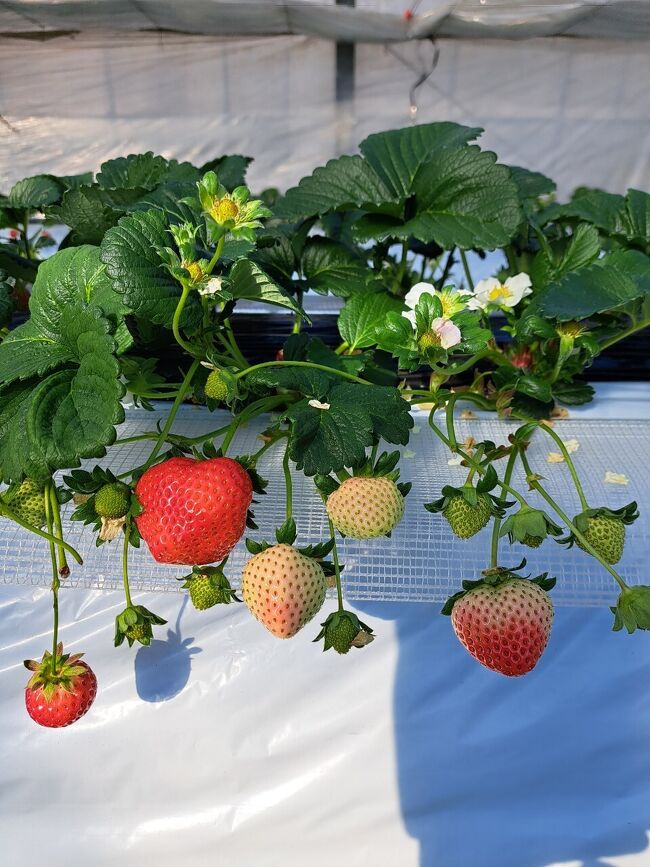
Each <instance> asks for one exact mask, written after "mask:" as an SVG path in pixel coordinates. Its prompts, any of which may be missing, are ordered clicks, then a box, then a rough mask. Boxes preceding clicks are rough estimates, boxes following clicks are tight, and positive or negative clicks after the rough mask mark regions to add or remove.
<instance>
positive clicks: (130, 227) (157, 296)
mask: <svg viewBox="0 0 650 867" xmlns="http://www.w3.org/2000/svg"><path fill="white" fill-rule="evenodd" d="M171 240H172V239H171V235H170V234H169V232H168V231H167V221H166V218H165V214H163V213H162V212H161V211H158V210H151V211H144V212H138V213H133V214H130V215H129V216H127V217H122V219H121V220H120V221H119V223H118V224H117V226H115V227H114V228H112V229H109V230H108V232H107V233H106V235H105V237H104V240H103V241H102V246H101V260H102V262H104V264H105V265H106V273H107V274H108V276H109V278H110V280H111V282H112V285H113V289H114V290H115V292H118V293H120V294H121V295H122V296H123V298H124V303H125V304H126V305H127V306H128V307H130V308H131V310H132V311H133V312H134V313H135V314H136V315H137V316H139V317H141V318H142V319H148V320H150V321H151V322H153V323H154V324H156V325H165V326H167V327H170V326H171V323H172V319H173V317H174V311H175V310H176V305H177V304H178V299H179V298H180V295H181V287H180V285H179V284H178V283H177V282H176V281H175V280H174V278H173V277H172V276H171V274H170V273H169V271H168V270H167V268H166V267H165V266H164V265H163V262H162V259H161V258H160V255H159V251H162V250H163V249H164V248H165V247H169V246H170V244H171ZM198 316H199V304H198V301H197V300H196V298H195V297H194V296H193V295H191V296H190V298H189V299H188V303H187V305H186V308H185V311H184V316H183V320H182V321H183V322H184V323H186V324H187V323H193V322H194V321H196V319H197V317H198Z"/></svg>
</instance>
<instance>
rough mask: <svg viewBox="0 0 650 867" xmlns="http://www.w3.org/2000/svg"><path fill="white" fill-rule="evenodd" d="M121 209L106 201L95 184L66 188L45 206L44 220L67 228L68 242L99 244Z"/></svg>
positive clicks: (115, 222)
mask: <svg viewBox="0 0 650 867" xmlns="http://www.w3.org/2000/svg"><path fill="white" fill-rule="evenodd" d="M122 213H123V211H122V209H121V208H116V207H114V205H113V204H110V203H109V201H108V199H107V196H106V193H105V192H104V190H102V189H101V188H100V187H99V186H89V187H77V188H75V189H70V190H66V192H65V193H64V195H63V199H62V201H61V202H60V203H59V204H55V205H51V206H50V207H48V208H47V210H46V216H47V218H48V220H51V221H55V222H57V223H63V224H64V225H66V226H68V227H69V229H70V235H69V242H68V246H71V245H74V246H76V245H78V244H101V242H102V238H103V237H104V235H105V234H106V232H107V231H108V230H109V229H110V228H112V227H113V226H115V225H116V224H117V221H118V220H119V219H120V217H121V216H122Z"/></svg>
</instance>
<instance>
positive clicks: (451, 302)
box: [402, 283, 468, 328]
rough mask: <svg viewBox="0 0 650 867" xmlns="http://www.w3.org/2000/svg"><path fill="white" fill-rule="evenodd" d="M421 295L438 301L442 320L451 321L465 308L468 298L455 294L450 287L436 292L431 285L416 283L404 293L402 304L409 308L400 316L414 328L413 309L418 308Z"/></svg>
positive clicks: (461, 293) (463, 294)
mask: <svg viewBox="0 0 650 867" xmlns="http://www.w3.org/2000/svg"><path fill="white" fill-rule="evenodd" d="M423 295H431V296H433V297H434V298H437V299H438V301H440V308H441V311H442V316H443V318H444V319H451V317H452V316H453V315H454V313H460V311H461V310H463V309H464V308H465V307H466V306H467V298H468V296H467V295H466V294H465V293H464V292H457V291H456V290H455V289H453V288H452V287H451V286H445V288H444V289H442V290H441V291H438V290H437V289H436V288H435V286H433V285H432V284H431V283H416V284H415V286H412V287H411V288H410V289H409V291H408V292H407V293H406V297H405V298H404V303H405V304H406V306H407V307H408V308H409V309H408V310H405V311H404V312H403V313H402V316H403V317H404V318H405V319H408V321H409V322H410V323H411V325H412V326H413V327H414V328H415V308H416V307H417V306H418V304H419V302H420V299H421V298H422V296H423Z"/></svg>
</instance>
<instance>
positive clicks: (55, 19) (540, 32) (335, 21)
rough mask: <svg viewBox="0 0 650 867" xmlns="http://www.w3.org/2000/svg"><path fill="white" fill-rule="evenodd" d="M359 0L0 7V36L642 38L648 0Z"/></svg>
mask: <svg viewBox="0 0 650 867" xmlns="http://www.w3.org/2000/svg"><path fill="white" fill-rule="evenodd" d="M397 5H398V4H396V3H394V2H390V0H361V2H358V3H356V4H355V3H354V2H352V3H341V4H336V3H335V2H334V0H330V2H322V0H321V2H316V0H291V2H283V0H235V2H233V0H230V2H223V0H183V2H182V3H179V2H178V0H101V2H96V0H69V2H61V0H58V2H55V3H53V2H48V0H42V2H38V0H4V2H3V3H2V5H1V6H0V33H13V34H25V35H27V34H30V35H36V36H43V37H46V36H47V35H48V34H50V33H56V34H59V33H69V32H79V31H81V32H83V31H92V30H95V31H97V30H145V31H147V30H163V31H167V32H170V31H172V32H174V31H175V32H180V33H202V34H215V35H218V36H242V35H247V36H253V35H274V36H278V35H286V34H296V35H308V36H317V37H320V38H324V39H336V40H339V41H343V42H357V41H359V42H388V41H403V40H405V39H422V38H428V37H431V36H442V37H462V38H471V37H479V38H495V37H496V38H502V39H504V38H505V39H521V38H529V37H532V36H572V37H602V36H605V37H609V38H628V39H643V38H647V37H648V36H650V16H649V15H648V8H649V7H648V2H647V0H609V2H607V0H600V2H593V0H589V2H586V0H573V2H557V0H523V2H522V0H496V2H494V0H490V2H485V0H457V2H453V0H451V2H450V0H447V2H442V3H440V2H433V0H427V2H424V3H418V4H412V5H413V6H414V8H415V12H414V14H413V15H412V17H405V16H404V15H403V12H404V8H405V7H406V8H408V7H407V5H406V4H404V5H403V6H402V4H399V8H396V6H397Z"/></svg>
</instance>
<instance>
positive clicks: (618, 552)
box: [575, 515, 625, 565]
mask: <svg viewBox="0 0 650 867" xmlns="http://www.w3.org/2000/svg"><path fill="white" fill-rule="evenodd" d="M576 520H577V519H576ZM582 532H583V535H584V537H585V538H586V540H587V542H589V544H590V545H591V547H592V548H594V549H595V550H596V551H597V552H598V554H600V556H601V557H602V558H603V560H604V561H605V562H606V563H609V564H610V565H614V563H618V561H619V560H620V559H621V557H622V556H623V548H624V546H625V524H624V523H623V521H621V520H619V519H617V518H611V517H608V516H605V515H598V516H595V517H592V518H587V528H586V530H583V531H582ZM575 541H576V544H577V545H578V547H579V548H582V550H583V551H584V550H585V548H584V545H582V543H581V542H580V539H577V538H576V540H575Z"/></svg>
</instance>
